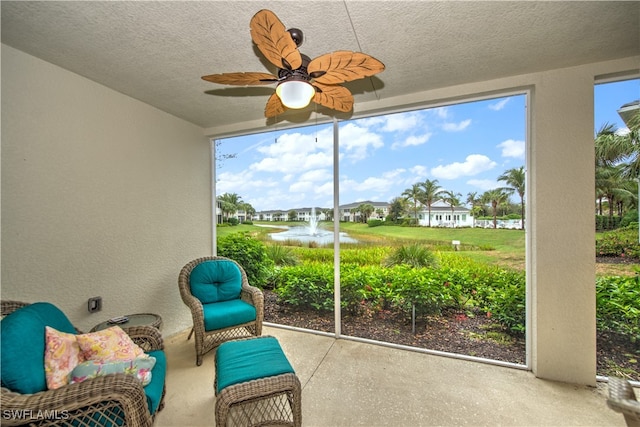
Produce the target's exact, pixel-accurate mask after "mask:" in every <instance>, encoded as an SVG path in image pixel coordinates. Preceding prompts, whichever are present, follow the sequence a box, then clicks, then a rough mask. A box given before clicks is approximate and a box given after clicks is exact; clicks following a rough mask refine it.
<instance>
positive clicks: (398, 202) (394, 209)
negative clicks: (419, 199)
mask: <svg viewBox="0 0 640 427" xmlns="http://www.w3.org/2000/svg"><path fill="white" fill-rule="evenodd" d="M404 203H405V200H404V199H403V198H401V197H396V198H394V199H393V200H391V202H390V203H389V216H388V218H389V219H390V220H391V221H393V222H394V223H397V222H398V220H399V219H400V218H401V217H402V215H403V214H404V210H405V206H404Z"/></svg>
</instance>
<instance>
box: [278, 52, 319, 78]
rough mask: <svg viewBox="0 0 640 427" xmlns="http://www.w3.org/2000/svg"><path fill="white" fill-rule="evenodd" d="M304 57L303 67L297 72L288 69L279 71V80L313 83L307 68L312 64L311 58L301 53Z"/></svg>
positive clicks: (296, 70)
mask: <svg viewBox="0 0 640 427" xmlns="http://www.w3.org/2000/svg"><path fill="white" fill-rule="evenodd" d="M300 56H301V57H302V65H300V67H298V68H296V69H295V70H289V69H287V68H280V69H278V80H280V81H290V80H298V81H305V82H309V81H311V77H310V76H309V73H308V72H307V67H308V66H309V62H311V58H309V57H308V56H307V55H305V54H303V53H301V54H300Z"/></svg>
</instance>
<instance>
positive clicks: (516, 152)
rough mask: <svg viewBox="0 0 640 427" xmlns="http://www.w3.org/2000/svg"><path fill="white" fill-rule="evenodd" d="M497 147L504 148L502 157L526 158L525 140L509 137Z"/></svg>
mask: <svg viewBox="0 0 640 427" xmlns="http://www.w3.org/2000/svg"><path fill="white" fill-rule="evenodd" d="M496 147H498V148H501V149H502V157H515V158H518V159H524V141H515V140H513V139H508V140H506V141H504V142H501V143H500V144H498V145H497V146H496Z"/></svg>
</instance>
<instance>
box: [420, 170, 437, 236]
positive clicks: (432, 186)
mask: <svg viewBox="0 0 640 427" xmlns="http://www.w3.org/2000/svg"><path fill="white" fill-rule="evenodd" d="M422 188H423V198H422V200H421V201H422V203H423V204H425V205H426V206H427V209H428V210H429V227H431V205H432V204H433V202H434V201H435V199H436V197H438V194H440V192H441V191H440V188H442V187H440V186H439V185H438V180H437V179H434V180H430V179H428V180H426V181H425V182H423V183H422Z"/></svg>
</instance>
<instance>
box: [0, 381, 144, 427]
mask: <svg viewBox="0 0 640 427" xmlns="http://www.w3.org/2000/svg"><path fill="white" fill-rule="evenodd" d="M1 397H2V425H3V426H4V425H6V426H17V425H24V424H30V425H56V424H58V423H60V421H64V422H65V423H67V424H69V425H71V424H72V423H74V421H76V422H75V423H74V424H78V425H93V426H101V425H117V424H121V422H118V421H117V418H118V417H121V418H122V421H124V424H125V425H127V426H130V427H142V426H145V427H146V426H150V425H151V424H152V422H153V420H152V417H151V415H150V414H149V410H148V408H147V398H146V396H145V393H144V390H143V388H142V385H141V384H140V381H139V380H137V379H136V378H134V377H133V376H132V375H126V374H123V373H118V374H109V375H105V376H100V377H96V378H92V379H88V380H86V381H83V382H81V383H77V384H69V385H66V386H63V387H60V388H58V389H55V390H47V391H42V392H39V393H34V394H20V393H14V392H12V391H10V390H9V389H6V388H4V387H3V388H2V392H1ZM114 417H115V418H114ZM81 419H84V424H83V423H82V422H78V421H79V420H81ZM86 423H88V424H86Z"/></svg>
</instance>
